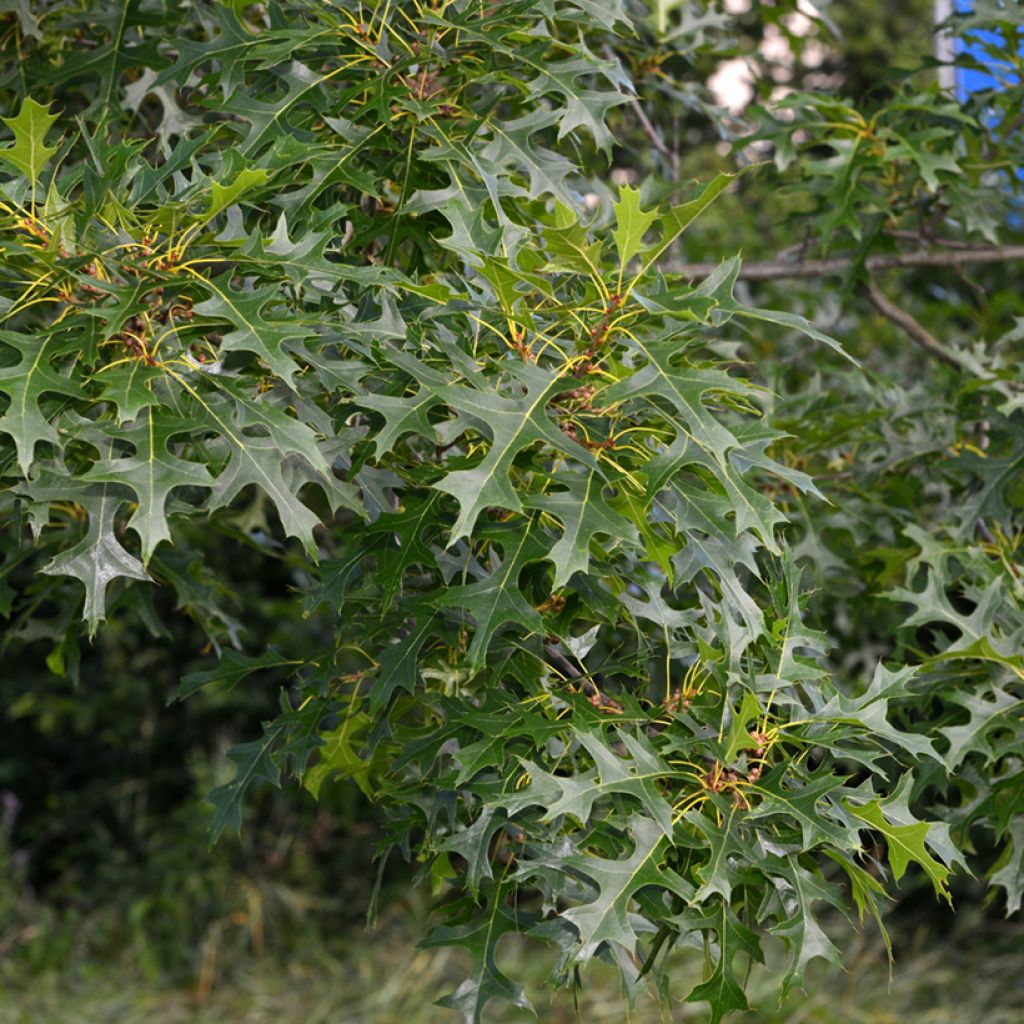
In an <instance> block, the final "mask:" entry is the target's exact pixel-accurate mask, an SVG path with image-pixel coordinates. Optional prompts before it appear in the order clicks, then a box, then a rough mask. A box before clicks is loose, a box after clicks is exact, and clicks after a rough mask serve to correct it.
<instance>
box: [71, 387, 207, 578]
mask: <svg viewBox="0 0 1024 1024" xmlns="http://www.w3.org/2000/svg"><path fill="white" fill-rule="evenodd" d="M157 416H158V414H157V413H156V411H155V410H154V409H153V407H152V406H150V407H148V408H147V409H146V411H145V412H144V413H143V414H142V416H141V417H140V418H139V420H138V421H136V422H135V423H132V424H127V425H125V426H124V427H123V428H122V431H123V433H122V434H121V437H122V439H123V440H125V441H128V442H130V443H131V444H132V445H133V447H134V448H135V454H134V455H131V456H128V457H125V458H117V459H101V460H99V461H97V462H95V463H94V464H93V466H92V468H91V469H90V470H89V472H88V473H86V474H85V477H84V479H86V480H96V481H99V482H102V483H114V484H124V485H125V486H126V487H130V488H131V489H132V491H134V492H135V498H136V501H137V503H138V504H137V507H136V509H135V511H134V512H133V513H132V515H131V518H130V519H129V520H128V525H129V526H130V527H132V529H133V530H135V532H136V533H137V534H138V535H139V539H140V540H141V542H142V562H143V565H148V564H149V560H150V558H151V557H152V556H153V552H154V551H155V550H156V546H157V545H158V544H159V543H161V542H162V541H169V540H170V539H171V531H170V528H169V527H168V525H167V513H166V505H167V499H168V498H169V497H170V495H171V493H172V492H173V491H174V490H175V488H178V487H202V488H207V489H208V488H211V487H213V484H214V480H213V477H212V476H211V475H210V472H209V470H208V469H207V468H206V466H205V465H203V464H202V463H201V462H191V461H187V460H185V459H179V458H178V457H177V456H175V455H172V454H171V452H170V451H169V450H168V446H169V445H170V442H171V440H172V438H174V437H175V435H178V434H183V433H186V432H188V431H191V430H192V429H194V425H193V424H192V423H189V422H188V421H187V420H178V419H173V418H170V417H168V418H166V419H165V418H159V419H158V418H157Z"/></svg>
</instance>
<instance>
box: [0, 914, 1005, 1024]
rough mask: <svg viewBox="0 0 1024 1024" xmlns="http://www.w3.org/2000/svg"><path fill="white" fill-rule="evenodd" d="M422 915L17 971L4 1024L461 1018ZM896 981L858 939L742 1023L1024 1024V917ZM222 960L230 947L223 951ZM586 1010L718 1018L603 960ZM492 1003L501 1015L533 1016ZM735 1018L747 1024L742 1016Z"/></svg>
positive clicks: (537, 972)
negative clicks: (447, 1002)
mask: <svg viewBox="0 0 1024 1024" xmlns="http://www.w3.org/2000/svg"><path fill="white" fill-rule="evenodd" d="M416 916H419V915H418V913H410V915H407V916H406V917H405V918H398V917H394V918H392V919H391V920H389V921H388V922H387V923H386V924H384V925H383V926H381V928H379V929H378V930H376V931H374V932H369V933H366V934H357V935H354V936H349V937H347V938H346V939H345V940H343V942H342V943H340V944H339V946H338V948H337V949H334V950H328V948H327V947H326V946H325V945H323V944H315V943H308V944H305V945H303V946H302V947H300V950H299V952H298V953H296V954H295V955H293V956H292V957H291V958H290V959H289V960H288V962H280V960H278V959H275V958H274V957H272V956H270V955H269V954H268V955H264V956H256V955H252V954H250V955H247V956H246V957H244V958H242V959H241V961H239V959H238V958H237V957H236V956H233V957H231V958H230V959H231V968H230V971H229V972H227V971H226V969H225V968H226V965H225V964H224V963H219V962H217V959H216V958H213V957H210V956H207V957H206V958H205V960H204V958H202V957H200V958H199V959H200V967H199V968H198V969H197V976H196V979H195V980H194V981H193V983H192V984H191V985H190V986H189V987H188V988H183V987H172V986H169V985H166V984H160V983H154V982H150V981H146V980H145V979H144V978H143V976H142V974H141V973H140V972H139V971H138V970H137V969H136V965H135V964H134V963H133V961H132V958H131V957H128V956H125V957H123V958H120V959H119V960H118V961H117V962H112V963H96V962H87V963H84V964H80V965H77V966H76V967H74V968H73V969H71V970H68V971H64V972H54V971H50V972H48V973H45V974H42V975H35V976H34V977H31V978H29V977H27V976H23V977H20V978H19V977H18V975H17V973H16V972H12V971H11V970H10V969H8V970H6V971H5V972H4V973H5V975H6V981H7V983H8V986H7V992H6V998H4V999H3V1001H2V1003H0V1024H451V1022H453V1021H454V1017H453V1015H451V1014H450V1013H449V1012H448V1011H445V1010H442V1009H440V1008H438V1007H436V1006H434V1005H432V1004H433V1002H434V1000H436V999H437V998H438V997H439V996H441V995H442V994H444V992H446V991H448V990H450V989H451V988H452V987H453V983H457V982H458V980H460V979H461V974H460V972H461V971H462V970H463V969H464V962H463V961H462V960H461V959H460V954H459V953H456V952H451V951H433V950H432V951H422V950H416V949H415V948H414V946H413V944H412V943H413V935H414V933H415V932H416V927H417V923H414V922H413V921H411V920H410V918H411V917H416ZM897 946H898V948H897V956H898V958H899V962H898V964H897V967H896V971H895V976H894V982H893V985H892V988H891V990H890V988H889V984H888V978H887V968H886V964H885V958H884V951H883V949H882V947H881V944H880V943H879V942H878V941H877V940H876V939H875V938H873V937H867V936H860V937H858V938H856V939H855V940H854V942H853V943H852V944H851V945H849V946H848V948H847V962H848V964H849V970H848V972H847V973H845V974H844V973H842V972H839V971H836V970H831V969H822V970H819V971H814V970H813V969H812V972H811V976H812V981H811V983H810V984H809V986H808V991H807V993H806V995H805V994H803V993H799V992H797V993H793V994H792V995H791V996H790V998H789V999H787V1000H786V1002H785V1004H784V1005H783V1006H782V1007H779V1006H778V1005H777V1003H778V996H777V986H778V978H779V976H780V973H779V970H778V966H779V965H778V964H772V965H770V966H769V967H768V968H764V969H762V968H758V969H756V970H755V971H754V973H753V974H752V977H751V994H752V1001H753V1002H754V1003H755V1004H756V1005H758V1006H759V1007H760V1009H759V1010H758V1011H757V1012H755V1013H754V1014H752V1015H751V1016H750V1017H748V1018H746V1019H742V1024H783V1022H785V1024H961V1022H962V1021H964V1020H982V1021H985V1022H986V1024H1019V1022H1020V1021H1022V1020H1024V969H1022V968H1024V926H1021V925H1016V926H1011V925H1004V924H1001V923H996V922H993V921H992V920H991V919H989V920H987V921H986V920H984V919H982V918H980V917H977V918H975V919H974V920H973V921H969V922H960V923H959V924H958V925H957V929H956V932H955V933H953V934H947V935H946V936H944V937H942V938H936V936H935V935H934V934H932V933H930V932H928V931H926V930H923V929H919V930H918V931H917V932H916V933H913V934H907V935H903V936H902V937H898V942H897ZM222 959H228V958H227V957H222ZM502 965H503V967H505V969H506V970H508V971H509V973H510V974H512V975H513V976H515V977H520V978H525V979H526V980H527V983H528V984H527V990H528V993H529V995H530V997H531V999H532V1000H533V1002H534V1005H535V1007H536V1008H537V1018H536V1019H539V1020H540V1021H542V1022H545V1024H561V1022H570V1021H575V1020H576V1019H577V1017H576V1013H575V1010H574V1008H573V1002H572V998H571V996H570V994H569V993H567V992H559V993H556V994H554V995H552V993H551V992H550V990H548V989H546V987H545V986H544V984H543V981H542V980H541V979H542V978H543V977H544V976H545V974H546V971H547V968H548V965H549V961H548V960H547V959H546V957H545V955H544V952H543V950H541V948H540V947H538V946H532V945H527V944H525V943H520V942H516V941H514V940H510V941H508V943H507V945H506V946H505V947H504V948H503V950H502ZM674 970H675V971H676V972H677V974H678V983H679V988H680V989H683V988H684V987H685V983H686V981H687V980H688V979H691V980H696V972H697V971H698V970H699V964H698V963H697V962H696V961H695V958H694V957H693V956H692V955H690V956H687V955H685V954H684V955H680V957H679V958H678V959H677V961H676V963H675V966H674ZM584 981H585V984H586V988H585V989H584V990H583V992H582V994H581V1006H580V1018H579V1019H581V1020H583V1021H586V1022H588V1024H602V1022H612V1021H615V1022H620V1021H633V1022H635V1024H654V1022H661V1021H701V1022H703V1021H706V1020H707V1013H706V1008H705V1007H703V1006H700V1005H693V1004H682V1003H676V1004H674V1005H673V1006H672V1007H671V1008H670V1009H669V1010H667V1011H666V1010H662V1009H659V1007H658V1006H657V1005H656V1004H655V1003H654V1002H653V1000H651V999H650V998H642V999H641V1000H639V1001H638V1004H637V1006H636V1007H635V1008H634V1009H633V1010H632V1011H629V1012H627V1011H626V1009H625V1003H624V1000H623V999H621V998H620V995H619V991H618V987H617V984H616V981H615V978H614V972H613V971H612V970H611V969H610V968H606V967H604V966H603V965H599V966H598V967H597V968H595V969H593V970H590V971H588V973H587V975H586V976H585V978H584ZM533 1019H534V1018H533V1017H531V1016H530V1015H529V1014H527V1013H525V1012H524V1011H521V1010H510V1009H507V1008H504V1007H499V1006H498V1005H497V1004H492V1006H491V1007H489V1009H488V1013H487V1017H486V1020H487V1022H488V1024H491V1022H493V1024H504V1022H512V1021H527V1020H533ZM733 1020H736V1021H737V1024H741V1018H739V1017H735V1018H733Z"/></svg>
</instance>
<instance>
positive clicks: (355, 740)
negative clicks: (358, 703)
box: [302, 711, 373, 799]
mask: <svg viewBox="0 0 1024 1024" xmlns="http://www.w3.org/2000/svg"><path fill="white" fill-rule="evenodd" d="M371 723H372V719H371V718H370V717H369V715H365V714H363V713H362V712H359V711H357V712H354V713H352V712H349V713H346V714H345V715H344V717H343V718H342V719H341V721H340V722H339V723H338V724H337V725H336V726H335V727H334V728H333V729H330V730H328V731H327V732H325V733H322V734H321V739H322V740H323V746H322V747H320V748H319V751H318V753H319V755H320V758H319V760H318V761H317V763H316V764H315V765H313V767H312V768H309V769H307V771H306V773H305V774H304V775H303V777H302V784H303V785H304V786H305V787H306V789H308V790H309V791H310V793H312V794H313V797H314V799H318V798H319V796H320V789H321V787H322V786H323V784H324V783H325V782H326V781H327V780H328V779H331V778H342V779H354V780H355V782H356V784H357V785H358V786H359V788H360V789H361V790H362V791H363V793H365V794H366V796H368V797H370V798H372V797H373V789H372V787H371V785H370V766H369V764H368V762H367V761H366V760H364V759H363V758H362V757H361V756H360V754H359V751H358V749H357V745H358V744H359V743H361V742H362V739H363V737H364V736H365V733H366V730H367V727H368V726H369V725H371Z"/></svg>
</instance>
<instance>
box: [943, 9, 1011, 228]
mask: <svg viewBox="0 0 1024 1024" xmlns="http://www.w3.org/2000/svg"><path fill="white" fill-rule="evenodd" d="M953 7H954V9H955V10H956V11H957V12H958V13H960V14H970V13H971V11H972V10H973V9H974V5H973V3H972V2H971V0H955V3H954V5H953ZM947 9H948V8H947ZM986 43H994V44H995V45H996V46H999V47H1005V46H1006V40H1005V39H1004V38H1003V36H1002V34H1001V33H999V32H995V31H993V30H992V29H971V31H970V34H969V38H967V39H965V38H963V36H959V35H958V36H957V37H956V38H955V40H954V43H953V52H954V53H956V54H957V55H960V54H967V55H968V56H971V57H973V58H974V59H975V61H977V63H978V64H980V65H985V64H988V65H989V66H991V64H992V63H993V61H992V57H991V56H990V55H989V54H988V53H986V52H985V48H984V47H985V44H986ZM1022 52H1024V51H1022ZM1007 70H1008V71H1009V70H1010V69H1009V68H1008V69H1007ZM954 74H955V79H954V92H955V94H956V98H957V99H958V100H959V101H960V102H961V103H963V102H964V101H965V100H966V99H967V98H968V97H969V96H971V95H972V94H973V93H976V92H987V91H989V90H1001V89H1005V88H1006V84H1005V82H1003V81H1000V79H999V78H998V77H997V76H996V75H994V74H992V73H991V72H988V71H984V70H982V68H980V67H979V68H965V67H957V68H955V71H954ZM1018 84H1019V83H1018ZM1018 130H1019V129H1018ZM1016 176H1017V178H1018V180H1021V181H1024V167H1018V168H1017V169H1016ZM1008 223H1009V224H1010V225H1011V226H1012V227H1014V228H1019V227H1020V226H1021V215H1020V214H1019V213H1016V212H1015V213H1012V214H1011V215H1010V218H1009V221H1008Z"/></svg>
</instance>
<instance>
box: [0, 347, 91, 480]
mask: <svg viewBox="0 0 1024 1024" xmlns="http://www.w3.org/2000/svg"><path fill="white" fill-rule="evenodd" d="M0 342H2V343H3V344H4V345H7V346H8V347H9V348H13V349H14V350H15V351H16V352H17V353H18V355H19V357H20V358H19V360H18V362H17V363H15V364H14V365H11V366H3V367H0V392H3V393H4V394H5V395H7V397H8V398H9V399H10V401H9V402H8V404H7V408H6V409H5V410H4V414H3V416H2V417H0V433H4V434H7V435H8V436H9V437H11V438H13V440H14V444H15V447H16V448H17V450H18V466H19V467H20V468H21V472H22V475H23V476H27V475H28V471H29V468H30V467H31V465H32V461H33V459H34V458H35V449H36V445H37V444H38V443H39V442H40V441H48V442H49V443H50V444H52V445H59V443H60V438H59V436H58V434H57V430H56V429H55V428H54V427H53V426H52V425H51V424H50V421H49V418H48V417H47V415H45V414H44V413H43V411H42V408H41V406H40V403H41V402H42V401H43V398H44V396H45V395H47V394H55V395H64V396H66V397H68V398H80V397H82V395H83V392H82V387H81V384H80V383H79V382H78V381H77V380H76V379H75V378H74V377H65V376H63V375H62V374H59V373H57V372H56V371H55V370H54V369H53V367H52V366H51V365H50V364H51V362H52V360H53V359H54V358H56V357H57V356H59V355H67V353H68V348H69V345H68V343H67V341H66V340H65V341H62V342H60V341H58V339H57V336H56V335H52V334H48V335H44V336H43V337H42V338H31V337H28V336H26V335H22V334H15V333H14V332H12V331H0Z"/></svg>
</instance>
